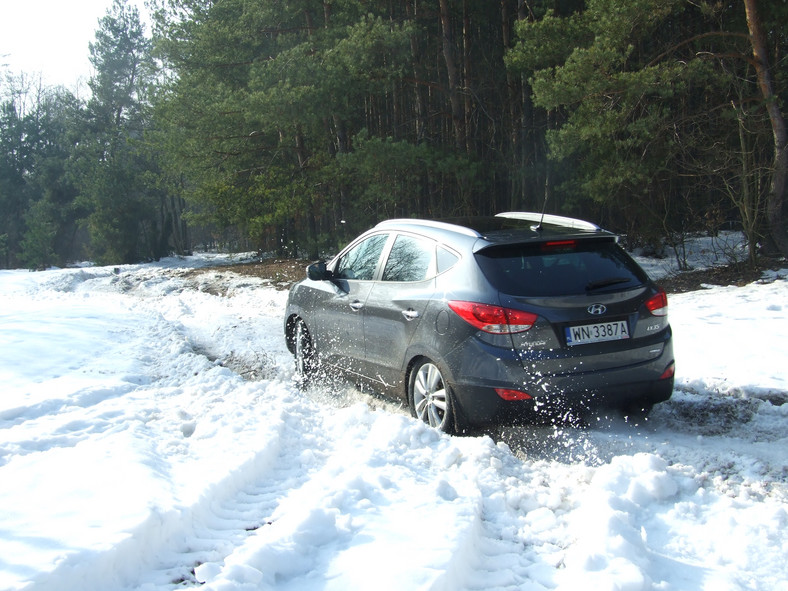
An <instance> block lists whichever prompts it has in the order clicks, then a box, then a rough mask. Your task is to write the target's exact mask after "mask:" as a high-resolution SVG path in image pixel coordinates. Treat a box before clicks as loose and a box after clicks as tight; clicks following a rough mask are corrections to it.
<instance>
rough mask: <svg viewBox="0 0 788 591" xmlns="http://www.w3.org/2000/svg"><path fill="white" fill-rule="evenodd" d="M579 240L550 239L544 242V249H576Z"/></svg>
mask: <svg viewBox="0 0 788 591" xmlns="http://www.w3.org/2000/svg"><path fill="white" fill-rule="evenodd" d="M576 246H577V240H550V241H548V242H545V243H544V244H542V250H560V249H563V250H574V248H575V247H576Z"/></svg>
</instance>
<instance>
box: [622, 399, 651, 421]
mask: <svg viewBox="0 0 788 591" xmlns="http://www.w3.org/2000/svg"><path fill="white" fill-rule="evenodd" d="M652 408H654V405H653V404H650V403H634V404H630V405H628V406H625V407H624V408H622V409H621V411H622V413H623V414H624V418H625V419H626V420H628V421H632V422H634V423H636V424H637V423H641V422H643V421H645V420H646V418H647V417H648V415H649V413H650V412H651V409H652Z"/></svg>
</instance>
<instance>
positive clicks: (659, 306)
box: [646, 287, 668, 316]
mask: <svg viewBox="0 0 788 591" xmlns="http://www.w3.org/2000/svg"><path fill="white" fill-rule="evenodd" d="M646 308H647V309H648V311H649V312H651V314H652V316H667V315H668V295H667V294H666V293H665V290H664V289H662V288H661V287H660V288H659V291H658V292H657V293H656V294H654V295H653V296H651V297H650V298H649V299H648V300H646Z"/></svg>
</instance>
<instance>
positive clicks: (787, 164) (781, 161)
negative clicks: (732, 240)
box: [744, 0, 788, 257]
mask: <svg viewBox="0 0 788 591" xmlns="http://www.w3.org/2000/svg"><path fill="white" fill-rule="evenodd" d="M744 10H745V12H746V13H747V26H748V28H749V29H750V42H751V44H752V55H753V58H754V64H755V71H756V73H757V75H758V87H759V88H760V90H761V95H762V96H763V100H764V103H765V105H766V110H767V112H768V113H769V121H770V122H771V125H772V133H773V135H774V170H773V171H772V182H771V187H770V191H769V199H768V201H767V203H766V218H767V223H768V226H769V234H770V236H771V238H772V240H773V241H774V244H775V246H776V247H777V249H778V250H779V251H780V253H781V254H782V255H783V256H785V257H788V235H787V234H786V229H785V224H784V223H783V194H784V193H785V181H786V176H788V150H787V149H786V146H787V145H788V132H787V131H786V127H785V119H784V118H783V115H782V113H781V112H780V105H779V102H778V100H777V98H778V97H777V96H776V95H775V93H774V84H773V81H772V76H771V73H770V72H769V58H768V53H767V51H766V35H765V33H764V30H763V23H762V22H761V20H760V17H759V16H758V9H757V2H756V0H744Z"/></svg>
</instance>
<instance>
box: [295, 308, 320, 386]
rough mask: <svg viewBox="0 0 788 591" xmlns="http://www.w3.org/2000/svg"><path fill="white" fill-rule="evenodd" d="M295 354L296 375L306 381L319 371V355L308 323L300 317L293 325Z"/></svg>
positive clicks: (302, 381)
mask: <svg viewBox="0 0 788 591" xmlns="http://www.w3.org/2000/svg"><path fill="white" fill-rule="evenodd" d="M293 354H294V355H295V370H296V377H297V378H298V380H299V381H300V382H301V383H306V382H308V381H309V380H310V378H312V377H313V376H314V374H315V372H316V371H317V355H316V354H315V347H314V345H313V344H312V338H311V337H310V336H309V331H308V330H307V328H306V323H305V322H304V321H303V320H302V319H301V318H299V319H298V320H296V323H295V326H294V327H293Z"/></svg>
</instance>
